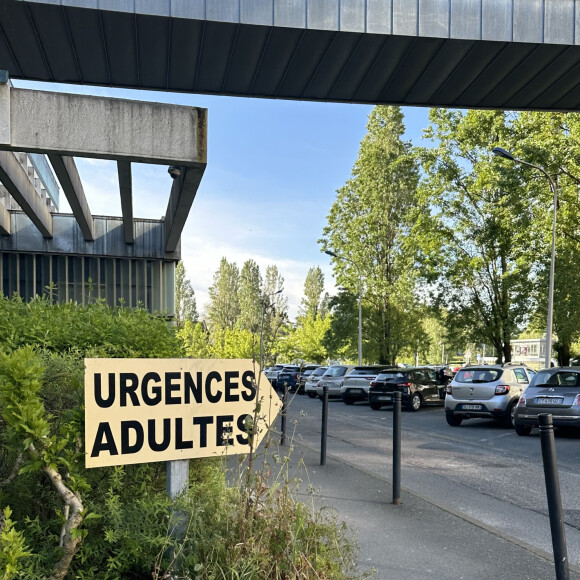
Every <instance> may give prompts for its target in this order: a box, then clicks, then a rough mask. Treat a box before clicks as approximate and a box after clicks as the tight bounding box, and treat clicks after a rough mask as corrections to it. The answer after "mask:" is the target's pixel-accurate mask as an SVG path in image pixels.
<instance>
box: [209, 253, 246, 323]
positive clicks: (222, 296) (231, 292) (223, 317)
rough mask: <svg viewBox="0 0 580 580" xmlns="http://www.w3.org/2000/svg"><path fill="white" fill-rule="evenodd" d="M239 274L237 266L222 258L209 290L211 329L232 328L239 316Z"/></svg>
mask: <svg viewBox="0 0 580 580" xmlns="http://www.w3.org/2000/svg"><path fill="white" fill-rule="evenodd" d="M239 286H240V273H239V270H238V267H237V265H236V264H235V263H234V262H232V263H231V264H230V263H229V262H228V261H227V259H226V258H222V259H221V262H220V267H219V269H218V271H217V272H216V273H215V274H214V276H213V284H212V286H210V288H209V297H210V300H211V301H210V304H209V308H208V317H209V321H210V325H211V327H212V329H213V328H230V329H232V328H234V326H235V324H236V322H237V320H238V317H239V315H240V304H239V300H238V290H239Z"/></svg>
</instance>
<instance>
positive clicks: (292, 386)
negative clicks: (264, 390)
mask: <svg viewBox="0 0 580 580" xmlns="http://www.w3.org/2000/svg"><path fill="white" fill-rule="evenodd" d="M299 373H300V367H299V366H298V365H286V366H285V367H284V368H283V369H282V370H281V371H280V372H279V373H278V378H277V379H276V389H278V390H279V391H283V390H284V385H286V386H287V387H288V391H289V392H292V391H295V390H296V389H297V388H298V374H299Z"/></svg>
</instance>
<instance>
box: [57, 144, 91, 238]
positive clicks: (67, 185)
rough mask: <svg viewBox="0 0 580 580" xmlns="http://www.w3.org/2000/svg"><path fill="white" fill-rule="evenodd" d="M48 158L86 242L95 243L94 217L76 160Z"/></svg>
mask: <svg viewBox="0 0 580 580" xmlns="http://www.w3.org/2000/svg"><path fill="white" fill-rule="evenodd" d="M48 158H49V160H50V164H51V165H52V168H53V169H54V172H55V174H56V177H57V178H58V180H59V181H60V185H61V187H62V190H63V191H64V194H65V195H66V198H67V199H68V203H69V205H70V207H71V209H72V212H73V214H74V216H75V218H76V220H77V223H78V224H79V227H80V228H81V231H82V232H83V236H84V238H85V240H86V241H87V242H93V241H94V240H95V231H94V226H93V216H92V215H91V210H90V209H89V204H88V202H87V198H86V197H85V192H84V190H83V184H82V182H81V178H80V175H79V172H78V170H77V166H76V163H75V160H74V159H73V158H72V157H63V156H62V155H56V154H54V153H51V154H49V155H48Z"/></svg>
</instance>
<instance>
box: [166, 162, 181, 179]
mask: <svg viewBox="0 0 580 580" xmlns="http://www.w3.org/2000/svg"><path fill="white" fill-rule="evenodd" d="M167 173H169V175H171V177H172V178H173V179H175V178H176V177H179V176H180V175H181V169H179V167H177V165H170V166H169V168H168V169H167Z"/></svg>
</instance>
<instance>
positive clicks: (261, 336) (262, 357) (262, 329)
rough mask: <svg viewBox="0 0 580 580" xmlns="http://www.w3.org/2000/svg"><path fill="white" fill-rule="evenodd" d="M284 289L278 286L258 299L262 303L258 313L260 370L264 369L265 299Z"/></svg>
mask: <svg viewBox="0 0 580 580" xmlns="http://www.w3.org/2000/svg"><path fill="white" fill-rule="evenodd" d="M282 290H284V288H280V290H276V292H270V294H264V296H262V300H260V304H261V305H262V312H261V314H260V370H262V371H263V370H264V311H265V309H266V299H267V298H269V297H270V296H276V294H280V293H281V292H282Z"/></svg>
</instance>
